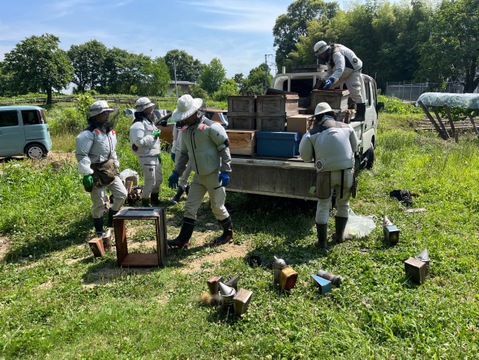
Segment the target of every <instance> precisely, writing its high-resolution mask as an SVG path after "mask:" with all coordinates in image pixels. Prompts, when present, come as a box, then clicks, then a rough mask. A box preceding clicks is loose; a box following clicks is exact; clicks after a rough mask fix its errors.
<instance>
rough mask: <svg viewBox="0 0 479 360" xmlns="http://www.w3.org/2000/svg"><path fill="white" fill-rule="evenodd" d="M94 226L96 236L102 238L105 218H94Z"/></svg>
mask: <svg viewBox="0 0 479 360" xmlns="http://www.w3.org/2000/svg"><path fill="white" fill-rule="evenodd" d="M93 226H95V233H96V236H97V237H99V238H101V237H102V236H103V218H97V219H95V218H93Z"/></svg>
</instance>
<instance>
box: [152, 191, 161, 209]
mask: <svg viewBox="0 0 479 360" xmlns="http://www.w3.org/2000/svg"><path fill="white" fill-rule="evenodd" d="M151 205H152V206H160V194H159V193H151Z"/></svg>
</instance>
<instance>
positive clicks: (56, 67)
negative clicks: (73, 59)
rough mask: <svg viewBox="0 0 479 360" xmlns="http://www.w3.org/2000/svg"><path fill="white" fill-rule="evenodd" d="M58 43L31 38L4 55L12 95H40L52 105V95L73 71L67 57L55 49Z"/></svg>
mask: <svg viewBox="0 0 479 360" xmlns="http://www.w3.org/2000/svg"><path fill="white" fill-rule="evenodd" d="M59 42H60V39H59V38H58V37H56V36H54V35H50V34H43V35H41V36H32V37H30V38H26V39H25V40H23V41H21V42H20V43H19V44H17V46H16V47H15V48H14V49H13V50H12V51H10V52H9V53H6V54H5V70H6V72H7V73H10V75H11V80H12V82H11V86H12V91H13V92H14V93H18V94H22V93H28V92H39V91H42V92H45V93H46V94H47V104H51V103H52V93H53V91H54V90H61V89H64V88H66V87H67V86H68V84H69V83H70V81H71V80H72V76H73V67H72V65H71V64H70V59H69V58H68V55H67V53H66V52H65V51H64V50H61V49H59V48H58V44H59Z"/></svg>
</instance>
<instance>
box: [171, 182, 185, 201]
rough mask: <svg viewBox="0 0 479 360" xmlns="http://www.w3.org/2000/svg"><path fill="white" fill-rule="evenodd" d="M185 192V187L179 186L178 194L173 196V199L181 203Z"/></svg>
mask: <svg viewBox="0 0 479 360" xmlns="http://www.w3.org/2000/svg"><path fill="white" fill-rule="evenodd" d="M184 192H185V189H183V188H182V187H181V186H178V190H176V195H175V196H173V198H172V199H171V201H172V202H173V203H174V204H176V203H179V202H180V200H181V195H183V193H184Z"/></svg>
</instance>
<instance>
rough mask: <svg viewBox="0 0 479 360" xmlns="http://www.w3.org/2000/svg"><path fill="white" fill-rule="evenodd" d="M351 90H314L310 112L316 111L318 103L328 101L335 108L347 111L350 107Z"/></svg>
mask: <svg viewBox="0 0 479 360" xmlns="http://www.w3.org/2000/svg"><path fill="white" fill-rule="evenodd" d="M348 98H349V90H313V91H312V92H311V103H310V105H309V108H308V110H309V112H310V113H312V114H313V113H314V109H315V108H316V105H318V103H320V102H327V103H328V104H329V106H331V108H332V109H334V110H339V111H346V110H347V109H348Z"/></svg>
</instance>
